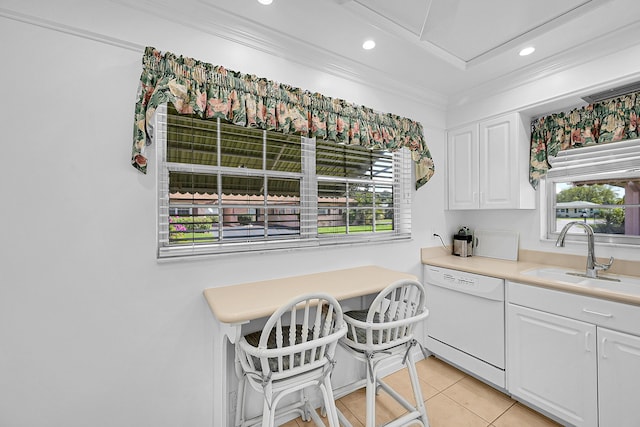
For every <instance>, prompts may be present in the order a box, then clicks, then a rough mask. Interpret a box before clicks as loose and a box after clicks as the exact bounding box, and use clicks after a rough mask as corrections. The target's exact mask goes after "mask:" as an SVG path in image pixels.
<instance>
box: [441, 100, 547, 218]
mask: <svg viewBox="0 0 640 427" xmlns="http://www.w3.org/2000/svg"><path fill="white" fill-rule="evenodd" d="M447 185H448V188H447V195H448V207H449V209H456V210H458V209H534V208H535V192H534V190H533V188H532V187H531V185H530V184H529V132H528V131H527V128H526V127H525V124H524V123H523V121H522V119H521V117H520V114H518V113H511V114H507V115H504V116H500V117H497V118H494V119H490V120H485V121H481V122H479V123H473V124H470V125H466V126H463V127H459V128H456V129H452V130H450V131H448V132H447Z"/></svg>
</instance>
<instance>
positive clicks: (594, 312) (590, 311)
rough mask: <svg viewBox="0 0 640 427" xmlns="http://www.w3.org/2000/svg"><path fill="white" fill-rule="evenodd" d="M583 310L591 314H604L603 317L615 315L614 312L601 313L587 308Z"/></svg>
mask: <svg viewBox="0 0 640 427" xmlns="http://www.w3.org/2000/svg"><path fill="white" fill-rule="evenodd" d="M582 311H583V312H585V313H589V314H595V315H596V316H602V317H608V318H610V317H613V314H611V313H600V312H597V311H592V310H588V309H586V308H583V309H582Z"/></svg>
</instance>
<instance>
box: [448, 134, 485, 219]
mask: <svg viewBox="0 0 640 427" xmlns="http://www.w3.org/2000/svg"><path fill="white" fill-rule="evenodd" d="M447 166H448V167H447V183H448V187H447V195H448V199H449V209H478V127H477V125H469V126H464V127H461V128H458V129H454V130H451V131H449V132H448V137H447Z"/></svg>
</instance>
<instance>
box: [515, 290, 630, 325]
mask: <svg viewBox="0 0 640 427" xmlns="http://www.w3.org/2000/svg"><path fill="white" fill-rule="evenodd" d="M507 300H508V301H509V302H510V303H512V304H517V305H521V306H524V307H530V308H535V309H537V310H542V311H546V312H547V313H553V314H557V315H560V316H565V317H569V318H571V319H576V320H582V321H584V322H588V323H592V324H594V325H598V326H605V327H607V328H610V329H614V330H617V331H622V332H627V333H630V334H634V335H640V307H637V306H634V305H629V304H623V303H619V302H615V301H609V300H605V299H599V298H593V297H588V296H584V295H578V294H573V293H570V292H563V291H556V290H553V289H546V288H541V287H537V286H533V285H525V284H522V283H516V282H507Z"/></svg>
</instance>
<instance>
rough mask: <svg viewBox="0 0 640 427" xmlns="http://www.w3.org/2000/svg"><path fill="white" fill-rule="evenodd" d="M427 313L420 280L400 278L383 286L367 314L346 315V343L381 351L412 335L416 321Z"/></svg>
mask: <svg viewBox="0 0 640 427" xmlns="http://www.w3.org/2000/svg"><path fill="white" fill-rule="evenodd" d="M428 314H429V312H428V310H427V309H426V307H425V291H424V287H423V286H422V284H421V283H420V282H417V281H415V280H400V281H397V282H395V283H392V284H391V285H389V286H387V287H386V288H385V289H384V290H382V291H381V292H380V293H379V294H378V295H377V296H376V298H375V299H374V300H373V303H372V304H371V306H370V307H369V310H368V311H367V312H366V317H365V318H361V319H351V318H350V317H349V314H347V316H346V320H347V323H348V328H349V331H348V334H347V338H346V340H348V341H350V343H349V346H351V347H353V348H355V349H359V350H362V351H369V352H373V351H380V350H384V349H388V348H391V347H395V346H398V345H400V344H403V343H405V342H408V341H410V340H412V339H413V331H414V329H415V325H416V324H418V323H419V322H421V321H422V320H424V319H425V318H426V317H427V315H428Z"/></svg>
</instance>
